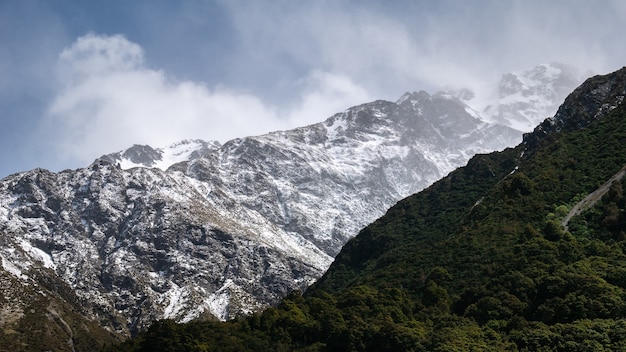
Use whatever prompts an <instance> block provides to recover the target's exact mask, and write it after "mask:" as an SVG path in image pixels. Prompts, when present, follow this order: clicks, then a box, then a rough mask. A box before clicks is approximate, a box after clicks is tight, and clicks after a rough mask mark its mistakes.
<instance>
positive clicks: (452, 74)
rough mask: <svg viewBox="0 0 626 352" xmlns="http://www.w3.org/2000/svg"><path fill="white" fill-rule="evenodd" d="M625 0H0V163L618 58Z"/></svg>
mask: <svg viewBox="0 0 626 352" xmlns="http://www.w3.org/2000/svg"><path fill="white" fill-rule="evenodd" d="M624 28H626V2H625V1H621V0H615V1H610V0H605V1H602V0H600V1H579V0H562V1H538V0H536V1H535V0H525V1H502V0H491V1H490V0H476V1H461V0H457V1H452V0H450V1H445V0H444V1H430V0H428V1H426V0H424V1H420V0H406V1H382V0H381V1H373V0H372V1H356V0H355V1H340V0H339V1H315V0H310V1H269V0H268V1H252V0H249V1H238V0H231V1H219V0H215V1H200V0H190V1H166V0H144V1H142V0H134V1H121V0H117V1H116V0H109V1H78V0H73V1H72V0H40V1H34V0H0V123H1V125H0V126H1V127H0V177H4V176H6V175H8V174H10V173H14V172H19V171H25V170H29V169H32V168H35V167H43V168H48V169H51V170H53V171H60V170H62V169H65V168H77V167H82V166H87V165H89V164H90V162H91V161H92V160H94V159H95V158H97V157H98V156H100V155H102V154H106V153H110V152H114V151H118V150H121V149H124V148H126V147H129V146H131V145H132V144H135V143H137V144H150V145H152V146H155V147H159V146H165V145H168V144H171V143H173V142H176V141H179V140H182V139H191V138H200V139H205V140H219V141H222V142H224V141H226V140H229V139H232V138H235V137H242V136H246V135H254V134H261V133H265V132H269V131H273V130H280V129H289V128H293V127H297V126H301V125H306V124H310V123H315V122H319V121H323V120H324V119H325V118H327V117H329V116H330V115H332V114H333V113H335V112H338V111H342V110H344V109H346V108H348V107H350V106H352V105H356V104H360V103H364V102H367V101H371V100H375V99H387V100H396V99H397V98H398V97H399V96H400V95H401V94H402V93H404V92H405V91H417V90H422V89H424V90H427V91H429V92H434V91H436V90H437V89H440V88H442V87H444V86H446V85H454V86H458V87H461V86H468V87H471V88H473V89H480V87H481V86H483V85H485V84H487V83H492V82H495V81H497V80H498V78H499V76H500V75H501V74H502V73H505V72H509V71H515V70H524V69H527V68H530V67H533V66H535V65H536V64H540V63H546V62H551V61H559V62H564V63H569V64H572V65H575V66H577V67H579V68H580V69H583V70H592V71H594V72H597V73H607V72H610V71H613V70H615V69H618V68H620V67H622V66H624V65H626V46H625V45H624V44H623V43H624V39H623V32H624Z"/></svg>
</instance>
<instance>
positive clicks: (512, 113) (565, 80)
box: [476, 62, 590, 132]
mask: <svg viewBox="0 0 626 352" xmlns="http://www.w3.org/2000/svg"><path fill="white" fill-rule="evenodd" d="M589 75H590V73H589V72H581V71H580V70H578V69H577V68H575V67H573V66H570V65H566V64H561V63H554V62H553V63H549V64H542V65H538V66H535V67H533V68H531V69H528V70H524V71H521V72H511V73H506V74H504V75H502V78H501V79H500V82H499V84H498V86H497V89H496V90H495V92H494V94H493V96H492V97H491V98H487V99H485V100H484V101H485V103H482V104H479V105H478V106H476V109H477V111H479V113H480V114H481V116H483V118H485V119H486V120H487V121H490V122H494V123H498V124H502V125H505V126H510V127H513V128H515V129H517V130H520V131H522V132H530V131H532V130H533V128H535V126H537V125H538V124H539V123H540V122H541V121H543V120H544V119H546V118H548V117H551V116H554V114H555V113H556V111H557V109H558V107H559V105H560V104H561V103H563V100H565V97H567V95H568V94H569V93H570V92H571V91H572V90H573V89H574V88H575V87H577V86H578V85H579V84H580V83H582V81H583V80H584V78H586V77H588V76H589Z"/></svg>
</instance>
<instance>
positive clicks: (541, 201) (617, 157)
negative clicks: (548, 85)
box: [120, 67, 626, 351]
mask: <svg viewBox="0 0 626 352" xmlns="http://www.w3.org/2000/svg"><path fill="white" fill-rule="evenodd" d="M625 96H626V67H625V68H623V69H621V70H619V71H617V72H615V73H612V74H609V75H605V76H597V77H593V78H591V79H589V80H587V81H586V82H585V83H584V84H583V85H582V86H581V87H580V88H578V89H576V91H574V93H572V94H571V95H570V96H569V97H568V98H567V99H566V101H565V103H564V104H563V105H562V106H561V107H560V108H559V111H558V113H557V115H556V116H555V118H554V119H550V120H548V121H547V122H546V123H545V125H542V126H541V127H540V128H537V129H536V130H535V131H534V132H533V133H531V134H529V135H527V136H526V137H525V139H524V142H523V143H521V144H519V145H518V146H517V147H515V148H508V149H506V150H504V151H502V152H494V153H491V154H487V155H477V156H475V157H473V158H472V159H471V160H470V161H469V162H468V163H467V165H466V166H464V167H461V168H458V169H456V170H455V171H453V172H451V173H450V174H449V175H448V176H446V177H445V178H443V179H441V180H440V181H437V182H436V183H434V184H433V185H432V186H430V187H428V188H427V189H426V190H424V191H422V192H419V193H417V194H415V195H412V196H410V197H408V198H406V199H403V200H401V201H400V202H398V203H397V204H396V205H394V206H393V207H392V208H390V209H389V211H388V212H387V213H386V214H385V215H384V216H383V217H381V218H380V219H378V220H377V221H375V222H374V223H372V224H371V225H369V226H367V227H366V228H364V229H363V230H362V231H360V232H359V234H358V235H357V236H356V237H354V238H353V239H351V240H349V241H348V243H347V244H346V245H345V246H344V247H343V248H342V250H341V252H340V253H339V254H338V255H337V256H336V259H335V261H334V262H333V264H332V265H331V266H330V268H329V269H328V271H327V272H326V273H325V274H324V275H323V277H322V278H320V280H319V281H317V282H316V283H315V284H314V285H313V286H312V287H310V288H309V289H308V290H307V291H306V292H305V294H304V295H302V294H300V293H297V292H294V293H292V294H291V295H289V296H288V297H286V298H285V299H284V300H283V301H282V302H281V303H280V304H279V305H278V306H277V307H276V308H270V309H267V310H266V311H264V312H263V313H262V314H258V315H255V316H252V317H249V318H247V319H241V320H237V321H233V322H229V323H228V324H225V323H216V322H194V323H191V324H188V325H176V324H173V323H172V322H168V321H162V322H158V323H156V324H154V325H153V326H152V327H151V328H150V329H149V330H148V331H147V332H146V333H144V334H142V335H141V336H139V338H138V339H135V340H133V341H130V342H129V343H127V344H125V345H123V346H120V350H124V351H150V350H151V349H152V348H154V347H155V346H157V345H158V344H163V343H168V346H171V348H173V349H176V348H178V347H181V346H188V345H192V346H196V345H201V346H202V348H203V350H205V351H213V350H215V351H218V350H222V349H223V346H224V342H225V341H228V346H229V348H231V349H232V350H237V351H272V350H276V349H281V350H294V351H466V350H481V351H537V350H541V351H624V350H625V348H626V323H625V321H624V312H626V279H625V278H626V194H625V193H624V187H626V182H625V181H624V179H623V174H624V167H625V165H626V144H625V143H624V141H625V140H626V106H625V105H624V102H623V100H624V97H625ZM607 188H608V190H607ZM594 195H595V196H594ZM595 197H600V199H595V200H594V202H593V203H594V204H593V205H592V204H591V202H589V199H590V198H595ZM581 204H584V206H583V207H580V205H581ZM572 211H574V213H573V215H572V216H571V217H570V215H569V214H570V213H571V212H572ZM566 218H567V221H566V223H567V228H564V227H563V224H564V220H565V219H566Z"/></svg>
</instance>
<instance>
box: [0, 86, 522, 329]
mask: <svg viewBox="0 0 626 352" xmlns="http://www.w3.org/2000/svg"><path fill="white" fill-rule="evenodd" d="M518 136H519V132H518V131H515V130H513V129H510V128H508V127H502V126H498V125H493V124H488V123H485V122H483V121H481V120H480V119H479V118H478V117H477V116H475V115H474V114H473V113H472V110H471V109H469V108H468V107H467V106H466V105H465V104H464V103H462V102H461V101H459V100H457V99H456V98H453V97H451V96H449V95H447V94H444V93H440V94H435V95H433V96H431V95H429V94H427V93H426V92H419V93H407V94H406V95H404V96H403V97H402V98H401V99H400V100H399V101H398V102H396V103H394V102H386V101H376V102H372V103H369V104H364V105H361V106H357V107H354V108H351V109H349V110H347V111H345V112H342V113H339V114H336V115H334V116H332V117H330V118H329V119H327V120H326V121H324V122H322V123H318V124H314V125H311V126H306V127H302V128H298V129H294V130H291V131H282V132H274V133H270V134H267V135H263V136H257V137H247V138H241V139H236V140H232V141H229V142H227V143H225V144H224V145H217V144H215V143H206V142H199V141H187V142H183V143H180V144H178V145H174V146H171V147H169V148H165V149H153V148H151V147H148V146H134V147H132V148H130V149H129V150H126V151H124V152H122V153H116V154H111V155H107V156H103V157H102V158H100V159H98V160H96V161H95V162H94V163H93V164H92V165H90V166H89V167H87V168H83V169H78V170H66V171H63V172H60V173H52V172H48V171H46V170H42V169H35V170H32V171H29V172H25V173H21V174H15V175H11V176H9V177H7V178H5V179H3V180H2V181H1V182H0V231H2V232H3V233H5V235H6V237H7V238H9V239H10V241H7V242H6V245H5V246H2V247H1V248H0V256H2V258H3V268H4V270H5V271H6V270H7V269H6V268H7V267H11V268H17V269H16V270H21V271H24V272H25V271H27V269H28V268H31V267H36V268H46V269H49V271H48V272H54V273H55V274H56V275H57V276H58V278H59V279H60V280H61V281H63V282H65V283H66V284H67V285H69V286H70V287H71V288H72V289H73V290H74V291H75V293H76V296H77V298H78V302H80V305H81V306H83V307H84V312H85V314H86V316H88V317H91V318H93V319H96V320H97V321H99V322H100V324H102V325H103V326H105V327H107V328H109V329H111V330H114V331H117V332H119V333H121V334H129V333H132V332H137V331H140V330H141V329H143V328H145V327H146V326H147V325H148V324H149V323H150V322H151V321H153V320H155V319H160V318H171V319H175V320H177V321H182V322H185V321H190V320H192V319H195V318H198V317H205V318H217V319H222V320H224V319H228V318H233V317H235V316H237V315H240V314H248V313H250V312H252V311H255V310H258V309H260V308H261V307H263V306H267V305H268V304H273V303H276V302H278V301H279V299H280V298H281V297H282V296H284V295H285V294H286V293H288V292H290V291H291V290H293V289H295V288H300V289H304V288H305V287H307V286H308V285H309V284H310V283H311V282H313V281H314V280H315V279H316V278H318V277H319V276H320V275H321V274H322V273H323V271H324V270H325V269H326V268H327V267H328V265H329V264H330V263H331V261H332V256H334V255H335V254H337V252H338V251H339V249H340V248H341V246H342V245H343V244H344V243H345V242H346V241H347V240H348V239H349V238H351V237H353V236H354V235H355V234H356V233H357V231H358V229H360V228H361V227H363V226H365V225H366V224H368V223H369V222H371V221H373V220H374V219H376V218H377V217H379V216H380V215H382V211H383V210H384V209H387V208H388V207H389V206H391V205H392V204H394V203H395V202H396V201H397V200H398V199H401V198H403V197H405V196H407V195H409V194H411V193H414V192H416V191H418V190H420V189H422V188H424V187H426V186H427V185H429V184H431V183H432V182H434V181H435V180H437V179H439V178H440V177H442V176H443V175H445V174H446V173H448V172H449V171H451V170H453V169H454V168H455V167H457V166H459V165H461V164H463V163H464V162H465V161H466V160H467V159H468V158H469V157H471V155H473V154H475V153H478V152H485V151H491V150H495V149H501V148H504V147H505V146H507V145H508V144H510V143H511V139H514V138H517V137H518ZM171 162H173V163H174V164H171V165H170V163H171ZM142 165H148V166H159V167H162V168H166V170H161V169H159V168H156V167H154V168H147V167H144V166H142ZM122 166H125V167H129V168H128V169H123V168H122ZM17 252H25V253H26V254H27V255H24V256H19V257H16V256H14V255H13V254H14V253H17ZM5 264H6V265H5ZM14 271H15V270H14ZM9 273H12V272H11V271H9ZM16 278H17V279H18V281H20V282H26V281H27V280H28V278H25V277H21V276H19V275H17V276H16Z"/></svg>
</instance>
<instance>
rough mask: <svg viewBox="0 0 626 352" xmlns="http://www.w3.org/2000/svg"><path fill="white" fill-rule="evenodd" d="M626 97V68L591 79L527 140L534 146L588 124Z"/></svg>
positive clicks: (526, 137)
mask: <svg viewBox="0 0 626 352" xmlns="http://www.w3.org/2000/svg"><path fill="white" fill-rule="evenodd" d="M624 96H626V67H623V68H621V69H620V70H617V71H615V72H612V73H609V74H607V75H597V76H594V77H591V78H589V79H587V80H586V81H585V82H584V83H583V84H582V85H580V86H579V87H578V88H576V89H575V90H574V91H573V92H572V93H571V94H570V95H568V97H567V98H566V99H565V102H564V103H563V104H562V105H561V106H560V107H559V109H558V111H557V113H556V114H555V115H554V117H552V118H547V119H546V120H544V121H543V122H542V123H541V124H540V125H539V126H537V127H536V128H535V129H534V130H533V132H532V133H528V134H525V135H524V143H525V144H527V145H534V144H536V143H538V142H539V141H541V140H543V139H544V138H545V137H546V136H547V135H550V134H553V133H558V132H560V131H572V130H576V129H580V128H584V127H586V126H588V125H589V124H590V123H591V122H593V121H594V120H596V119H598V118H602V117H603V116H604V115H606V114H607V113H608V112H610V111H611V110H613V109H615V108H616V107H618V106H620V105H621V104H622V102H623V100H624Z"/></svg>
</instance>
